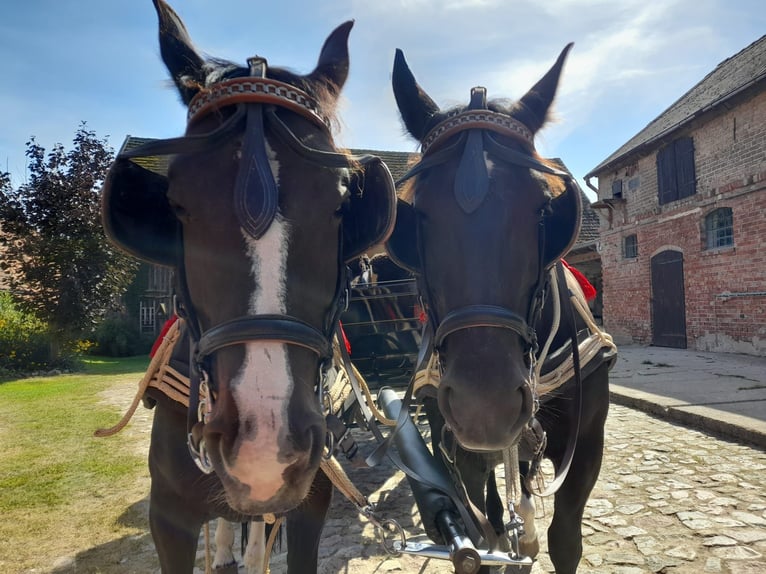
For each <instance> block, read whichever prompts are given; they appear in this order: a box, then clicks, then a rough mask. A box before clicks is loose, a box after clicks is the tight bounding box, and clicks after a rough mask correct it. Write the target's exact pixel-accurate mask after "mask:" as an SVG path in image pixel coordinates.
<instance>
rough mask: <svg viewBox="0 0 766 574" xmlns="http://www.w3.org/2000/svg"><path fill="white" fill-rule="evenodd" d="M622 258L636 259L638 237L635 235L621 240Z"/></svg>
mask: <svg viewBox="0 0 766 574" xmlns="http://www.w3.org/2000/svg"><path fill="white" fill-rule="evenodd" d="M622 256H623V258H625V259H633V258H635V257H638V237H637V236H636V235H635V234H633V235H627V236H626V237H624V238H623V239H622Z"/></svg>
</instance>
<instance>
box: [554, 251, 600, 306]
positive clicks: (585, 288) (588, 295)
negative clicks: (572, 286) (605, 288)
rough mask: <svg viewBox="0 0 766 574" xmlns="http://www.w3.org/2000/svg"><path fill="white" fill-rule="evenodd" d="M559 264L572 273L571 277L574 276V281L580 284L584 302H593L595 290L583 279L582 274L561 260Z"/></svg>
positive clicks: (586, 279)
mask: <svg viewBox="0 0 766 574" xmlns="http://www.w3.org/2000/svg"><path fill="white" fill-rule="evenodd" d="M561 262H562V263H563V264H564V267H566V268H567V269H569V270H570V271H571V272H572V275H574V277H575V279H577V282H578V283H579V284H580V287H581V288H582V292H583V294H584V295H585V300H586V301H593V300H594V299H595V298H596V294H597V293H596V288H595V287H594V286H593V285H591V282H590V281H588V278H587V277H585V275H583V274H582V273H580V272H579V271H578V270H577V269H575V268H574V267H572V266H571V265H570V264H569V263H567V262H566V261H564V260H563V259H562V260H561Z"/></svg>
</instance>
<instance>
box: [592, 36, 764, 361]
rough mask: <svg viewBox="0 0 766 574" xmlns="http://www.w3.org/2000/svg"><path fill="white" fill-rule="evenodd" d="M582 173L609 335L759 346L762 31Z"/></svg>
mask: <svg viewBox="0 0 766 574" xmlns="http://www.w3.org/2000/svg"><path fill="white" fill-rule="evenodd" d="M592 177H597V178H598V190H597V193H598V201H597V202H596V203H595V204H593V207H594V208H596V209H598V210H599V213H600V215H601V219H602V221H601V228H600V235H601V260H602V266H603V280H604V317H605V327H606V328H607V330H608V331H609V332H610V333H611V334H612V335H613V336H615V338H616V339H617V340H618V342H619V341H622V342H626V341H632V342H639V343H647V344H648V343H651V344H654V345H659V346H669V347H680V348H686V347H690V348H694V349H698V350H706V351H720V352H741V353H748V354H754V355H766V256H765V255H764V254H765V253H766V36H764V37H762V38H761V39H759V40H758V41H756V42H754V43H753V44H751V45H750V46H748V47H747V48H745V49H744V50H742V51H741V52H739V53H738V54H735V55H734V56H732V57H731V58H729V59H727V60H725V61H723V62H722V63H721V64H719V65H718V66H717V67H716V68H715V70H713V71H712V72H711V73H710V74H708V75H707V76H706V77H705V78H703V79H702V81H700V82H699V83H698V84H697V85H695V86H694V87H693V88H691V89H690V90H689V91H688V92H687V93H686V94H684V95H683V96H682V97H681V98H680V99H679V100H678V101H676V102H675V103H674V104H672V105H671V106H670V107H669V108H668V109H667V110H665V111H664V112H663V113H662V114H660V116H658V117H657V118H656V119H654V120H653V121H652V122H651V123H650V124H649V125H648V126H646V128H644V129H643V130H642V131H641V132H639V133H638V134H637V135H635V136H634V137H633V138H632V139H631V140H630V141H628V142H627V143H626V144H625V145H623V146H622V147H621V148H620V149H618V150H617V151H616V152H614V153H613V154H612V155H610V156H609V157H608V158H606V159H605V160H604V161H602V162H601V163H600V164H599V165H598V166H597V167H595V168H594V169H593V170H591V172H590V173H588V174H587V175H586V180H587V181H588V183H589V184H590V181H589V180H590V178H592ZM594 189H595V188H594Z"/></svg>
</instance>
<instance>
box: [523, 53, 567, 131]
mask: <svg viewBox="0 0 766 574" xmlns="http://www.w3.org/2000/svg"><path fill="white" fill-rule="evenodd" d="M572 46H574V43H572V42H570V43H569V44H567V45H566V46H565V47H564V49H563V50H562V51H561V54H559V57H558V59H557V60H556V63H555V64H553V66H552V67H551V69H550V70H548V72H547V73H546V74H545V75H544V76H543V77H542V78H540V81H538V82H537V83H536V84H535V85H534V86H533V87H532V89H531V90H529V91H528V92H527V93H526V94H525V95H524V97H522V98H521V99H520V100H519V103H518V113H514V116H515V117H516V119H518V120H519V121H520V122H522V123H523V124H524V125H525V126H527V127H528V128H529V129H530V130H532V133H536V132H537V130H539V129H540V128H541V127H543V124H545V122H546V120H547V119H548V110H549V109H550V107H551V104H552V103H553V98H554V97H555V96H556V89H557V88H558V85H559V77H560V76H561V69H562V68H563V67H564V61H565V60H566V57H567V54H568V53H569V50H571V49H572Z"/></svg>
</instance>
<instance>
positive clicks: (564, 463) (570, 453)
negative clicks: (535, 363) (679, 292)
mask: <svg viewBox="0 0 766 574" xmlns="http://www.w3.org/2000/svg"><path fill="white" fill-rule="evenodd" d="M556 279H557V281H558V282H559V285H560V286H562V288H564V289H566V292H567V296H566V297H565V299H566V302H567V308H568V309H569V313H568V314H569V328H570V335H571V341H572V362H573V363H574V378H575V395H574V400H573V403H572V410H573V412H574V419H573V421H572V425H571V427H570V429H569V435H568V438H567V447H566V450H565V451H564V456H563V457H562V459H561V464H560V465H559V467H558V468H557V469H556V475H555V476H554V478H553V481H552V482H551V483H550V484H549V485H548V486H547V487H546V488H545V490H544V491H542V492H537V491H536V490H535V488H534V486H533V483H532V481H531V480H530V479H531V478H532V477H528V479H527V480H525V485H526V487H527V489H528V490H529V492H531V493H533V494H535V495H537V496H542V497H545V496H550V495H552V494H555V493H556V492H557V491H558V489H559V488H561V485H562V484H564V481H565V480H566V478H567V475H568V474H569V469H570V468H571V467H572V460H573V459H574V454H575V450H576V449H577V439H578V437H579V434H580V421H581V419H582V372H581V369H580V349H579V345H578V344H577V323H576V319H575V310H574V305H572V301H571V299H570V297H571V293H570V292H569V288H568V287H567V282H566V277H565V276H564V266H563V265H562V264H561V262H559V263H557V264H556Z"/></svg>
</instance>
